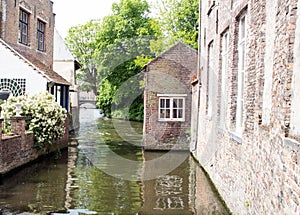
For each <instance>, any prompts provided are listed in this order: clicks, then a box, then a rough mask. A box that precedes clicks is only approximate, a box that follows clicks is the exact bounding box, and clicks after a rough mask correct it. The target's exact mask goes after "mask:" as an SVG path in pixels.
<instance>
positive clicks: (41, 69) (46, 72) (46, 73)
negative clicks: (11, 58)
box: [0, 39, 71, 85]
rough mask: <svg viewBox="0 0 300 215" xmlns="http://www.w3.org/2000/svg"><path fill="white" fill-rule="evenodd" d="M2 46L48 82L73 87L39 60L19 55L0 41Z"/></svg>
mask: <svg viewBox="0 0 300 215" xmlns="http://www.w3.org/2000/svg"><path fill="white" fill-rule="evenodd" d="M0 45H3V46H4V47H6V48H7V49H8V50H10V51H11V52H12V53H13V54H14V55H15V56H17V57H18V58H19V59H20V60H22V61H23V62H24V63H26V64H28V66H30V67H32V68H33V70H35V71H36V72H37V73H39V74H41V75H42V76H43V77H44V78H46V79H47V80H48V81H52V82H54V83H57V84H62V85H71V83H70V82H68V81H67V80H65V79H64V78H63V77H62V76H60V75H59V74H57V73H56V72H54V71H53V70H52V69H51V68H49V67H47V66H46V65H45V64H43V63H42V62H40V61H39V60H37V59H35V58H33V57H30V56H25V55H23V54H21V53H19V52H18V51H16V50H15V49H14V48H12V47H11V46H10V45H8V44H7V43H6V42H4V41H3V40H2V39H0Z"/></svg>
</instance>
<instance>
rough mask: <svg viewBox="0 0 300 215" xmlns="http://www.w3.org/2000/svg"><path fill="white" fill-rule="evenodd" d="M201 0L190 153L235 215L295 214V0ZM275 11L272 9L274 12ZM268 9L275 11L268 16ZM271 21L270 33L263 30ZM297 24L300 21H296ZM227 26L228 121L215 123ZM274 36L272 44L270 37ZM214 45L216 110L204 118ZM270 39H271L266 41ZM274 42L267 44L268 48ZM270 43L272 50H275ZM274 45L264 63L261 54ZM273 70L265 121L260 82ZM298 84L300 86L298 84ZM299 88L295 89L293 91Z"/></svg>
mask: <svg viewBox="0 0 300 215" xmlns="http://www.w3.org/2000/svg"><path fill="white" fill-rule="evenodd" d="M267 3H268V2H267V1H266V0H259V1H254V0H248V1H247V0H235V1H232V0H224V1H218V2H217V5H216V6H213V7H211V5H208V1H202V9H201V41H200V44H201V49H200V52H201V56H200V62H201V63H200V68H201V71H200V81H201V83H202V86H203V87H202V88H201V89H200V106H199V109H198V110H199V111H198V117H199V121H198V130H197V131H196V132H197V134H198V136H197V137H198V139H197V144H196V148H195V149H194V150H192V151H193V154H194V156H195V157H196V158H197V159H198V160H199V162H200V163H201V164H202V165H203V167H204V168H205V170H206V171H207V172H208V174H209V175H210V177H211V179H212V180H213V182H214V183H215V185H216V186H217V188H218V190H219V192H220V194H221V195H222V197H223V199H224V200H225V202H226V203H227V205H228V206H229V208H230V209H231V210H232V212H233V213H234V214H299V212H300V207H299V201H300V197H299V190H300V183H299V177H300V175H299V169H300V164H299V150H300V149H299V142H297V140H298V141H299V137H298V136H290V132H289V131H290V128H289V126H290V119H291V102H292V100H293V96H292V95H293V94H292V92H293V84H292V80H293V71H297V70H296V69H295V68H293V64H294V44H295V29H296V28H297V27H298V26H296V19H297V15H296V13H297V3H298V1H297V0H282V1H279V0H276V1H272V4H273V5H274V7H272V8H270V7H267V5H268V4H267ZM271 10H272V11H271ZM267 11H268V14H275V15H274V16H273V15H271V16H269V17H267ZM244 13H246V14H247V41H246V47H247V53H246V60H245V62H246V65H245V66H246V69H245V82H244V94H243V95H244V105H243V119H244V120H243V127H242V134H241V135H240V136H239V135H236V134H235V121H236V107H237V102H236V97H237V86H238V85H237V74H238V50H237V47H238V44H237V41H238V36H239V35H238V34H239V31H238V20H239V17H240V16H241V15H242V14H244ZM270 25H272V27H274V35H270V34H268V33H267V32H268V31H267V30H266V29H268V28H270ZM299 27H300V26H299ZM225 30H228V33H229V51H228V68H227V71H226V90H227V91H226V95H225V96H226V101H227V102H226V105H225V106H226V126H225V129H223V128H222V129H221V128H220V126H219V125H220V124H219V123H220V122H219V119H220V118H219V114H220V111H219V110H220V106H219V101H220V98H221V96H224V95H220V80H221V72H220V71H221V68H222V65H221V62H222V61H221V60H220V59H221V44H222V43H221V42H222V33H223V32H224V31H225ZM272 37H274V39H273V40H271V41H270V38H272ZM212 41H213V42H214V50H213V54H212V56H211V57H210V60H212V61H213V65H214V71H213V74H210V75H213V77H214V81H213V84H214V87H213V88H214V89H215V91H214V95H216V96H215V97H214V100H213V114H212V117H211V118H208V117H207V116H206V105H205V104H206V102H207V101H206V92H205V89H206V88H207V86H206V84H207V83H206V81H205V80H206V78H205V77H206V73H207V65H208V63H207V62H206V61H207V60H206V59H208V58H207V54H208V46H207V44H209V43H210V42H212ZM267 42H268V43H267ZM270 44H271V45H270ZM272 47H273V48H272ZM270 50H271V52H272V53H271V54H270V56H271V58H270V59H271V60H272V61H273V64H272V65H271V67H269V64H268V61H269V60H270V59H266V53H267V52H270ZM267 66H268V67H267ZM266 71H268V72H269V71H271V75H270V77H271V85H270V87H271V89H270V92H271V94H270V99H269V100H270V107H271V113H270V121H269V122H267V123H262V121H264V118H263V116H264V114H263V112H264V109H263V106H264V104H265V102H266V101H265V100H264V91H265V90H266V89H265V88H264V85H265V83H266V79H265V77H267V76H269V74H267V73H266ZM295 84H300V83H295ZM296 93H299V92H296Z"/></svg>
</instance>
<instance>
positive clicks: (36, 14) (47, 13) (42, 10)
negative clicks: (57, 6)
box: [1, 0, 55, 69]
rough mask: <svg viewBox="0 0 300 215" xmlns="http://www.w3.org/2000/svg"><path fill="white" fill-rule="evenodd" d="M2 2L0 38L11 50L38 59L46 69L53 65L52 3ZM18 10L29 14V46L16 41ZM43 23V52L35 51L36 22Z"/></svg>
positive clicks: (30, 1) (38, 0) (45, 1)
mask: <svg viewBox="0 0 300 215" xmlns="http://www.w3.org/2000/svg"><path fill="white" fill-rule="evenodd" d="M2 1H3V4H2V6H3V13H5V14H4V16H5V17H6V18H5V19H4V20H2V22H3V26H2V27H3V29H2V34H1V38H2V39H3V40H4V41H5V42H7V43H8V44H9V45H11V46H12V47H13V48H15V49H16V50H18V51H19V52H20V53H22V54H24V56H27V57H28V58H30V59H31V60H32V59H38V60H39V61H41V62H42V63H43V64H45V65H46V66H47V67H48V68H51V69H52V65H53V37H54V24H55V16H54V14H53V3H52V1H50V0H43V1H40V0H25V1H20V0H16V1H10V0H2ZM4 7H5V9H4ZM20 8H23V9H26V11H28V13H29V36H28V37H29V44H28V45H23V44H21V43H19V42H18V41H19V40H18V31H19V12H20ZM38 19H39V20H41V21H43V22H45V24H46V25H45V51H38V50H37V20H38Z"/></svg>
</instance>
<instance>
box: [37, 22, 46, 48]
mask: <svg viewBox="0 0 300 215" xmlns="http://www.w3.org/2000/svg"><path fill="white" fill-rule="evenodd" d="M37 43H38V44H37V47H38V50H39V51H45V23H44V22H42V21H40V20H38V22H37Z"/></svg>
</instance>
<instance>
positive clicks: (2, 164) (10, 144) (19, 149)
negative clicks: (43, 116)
mask: <svg viewBox="0 0 300 215" xmlns="http://www.w3.org/2000/svg"><path fill="white" fill-rule="evenodd" d="M2 121H3V120H2V119H0V137H1V138H0V175H2V174H6V173H8V172H9V171H12V170H13V169H16V168H18V167H20V166H22V165H24V164H27V163H29V162H31V161H33V160H35V159H37V158H38V157H40V156H42V155H45V154H48V153H50V152H54V151H56V150H58V149H62V148H65V147H67V145H68V125H69V118H67V119H66V121H65V126H66V128H67V129H66V130H65V134H64V136H63V137H62V138H61V139H60V140H59V141H57V142H53V143H52V144H51V145H49V146H48V147H47V148H44V149H37V148H36V147H35V146H34V138H33V137H34V136H33V133H27V132H26V131H25V118H24V117H13V118H12V119H11V126H12V132H13V135H5V134H3V135H2V133H1V131H2Z"/></svg>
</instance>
